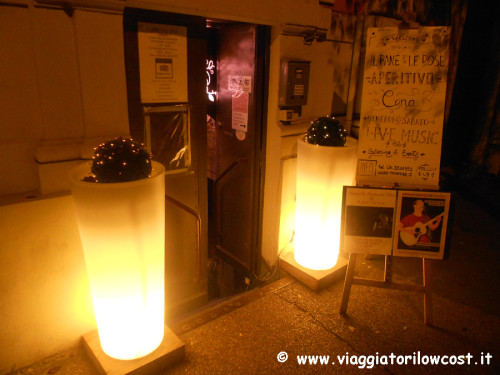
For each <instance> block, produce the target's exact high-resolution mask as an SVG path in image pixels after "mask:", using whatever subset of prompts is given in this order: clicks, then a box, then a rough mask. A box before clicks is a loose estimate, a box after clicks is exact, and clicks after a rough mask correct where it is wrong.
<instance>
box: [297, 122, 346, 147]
mask: <svg viewBox="0 0 500 375" xmlns="http://www.w3.org/2000/svg"><path fill="white" fill-rule="evenodd" d="M305 140H306V142H308V143H311V144H313V145H320V146H331V147H342V146H344V145H345V142H346V140H347V132H346V130H345V128H344V127H343V126H342V124H341V123H340V122H339V121H338V120H336V119H335V118H334V117H333V116H332V117H320V118H318V119H316V120H314V121H313V122H312V124H311V126H310V127H309V129H308V130H307V134H306V136H305Z"/></svg>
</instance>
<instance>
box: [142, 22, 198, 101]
mask: <svg viewBox="0 0 500 375" xmlns="http://www.w3.org/2000/svg"><path fill="white" fill-rule="evenodd" d="M137 34H138V35H137V37H138V42H139V76H140V87H141V102H142V103H183V102H187V101H188V89H187V87H188V78H187V28H186V27H184V26H173V25H162V24H153V23H146V22H139V23H138V25H137Z"/></svg>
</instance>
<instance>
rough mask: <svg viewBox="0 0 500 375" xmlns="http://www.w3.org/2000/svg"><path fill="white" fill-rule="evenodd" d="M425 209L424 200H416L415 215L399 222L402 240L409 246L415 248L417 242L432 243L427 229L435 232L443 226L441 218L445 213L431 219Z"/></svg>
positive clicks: (412, 214) (414, 204)
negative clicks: (440, 225)
mask: <svg viewBox="0 0 500 375" xmlns="http://www.w3.org/2000/svg"><path fill="white" fill-rule="evenodd" d="M424 209H425V204H424V201H423V200H422V199H416V200H415V201H414V202H413V213H411V214H409V215H406V216H405V217H404V218H403V219H401V221H400V222H399V230H400V236H401V239H402V240H403V242H404V243H405V244H406V245H408V246H413V245H415V244H416V243H417V242H419V243H429V242H431V239H430V233H429V234H427V233H428V231H427V228H428V229H429V230H430V231H433V230H435V229H436V228H437V227H438V226H439V224H441V216H443V214H444V213H443V214H440V215H438V216H436V217H435V218H434V219H431V218H430V217H429V216H428V215H426V214H425V213H424Z"/></svg>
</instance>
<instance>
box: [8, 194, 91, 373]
mask: <svg viewBox="0 0 500 375" xmlns="http://www.w3.org/2000/svg"><path fill="white" fill-rule="evenodd" d="M0 239H1V247H0V301H1V302H0V320H1V322H2V324H1V327H2V328H1V330H0V373H1V374H4V373H7V372H9V371H10V370H12V369H13V368H14V367H15V368H19V367H22V366H24V365H28V364H30V363H32V362H34V361H37V360H40V359H42V358H44V357H46V356H48V355H50V354H53V353H56V352H58V351H60V350H63V349H67V348H68V347H70V346H73V345H77V344H78V343H79V340H80V338H81V335H82V333H86V332H90V331H91V330H94V329H95V327H96V325H95V319H94V313H93V308H92V301H91V296H90V291H89V281H88V278H87V272H86V269H85V264H84V259H83V252H82V249H81V245H80V237H79V232H78V227H77V223H76V216H75V211H74V208H73V202H72V197H71V196H65V197H59V198H53V199H43V200H37V201H33V202H28V203H21V204H13V205H7V206H2V207H0Z"/></svg>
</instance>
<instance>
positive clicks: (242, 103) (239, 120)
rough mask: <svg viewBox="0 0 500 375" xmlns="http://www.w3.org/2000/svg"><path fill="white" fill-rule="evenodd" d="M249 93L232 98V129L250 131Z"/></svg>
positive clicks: (235, 95)
mask: <svg viewBox="0 0 500 375" xmlns="http://www.w3.org/2000/svg"><path fill="white" fill-rule="evenodd" d="M248 99H249V96H248V93H245V92H242V93H239V94H234V93H233V96H232V126H231V127H232V128H233V129H235V130H237V131H238V130H239V131H243V132H245V133H246V132H247V131H248Z"/></svg>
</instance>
